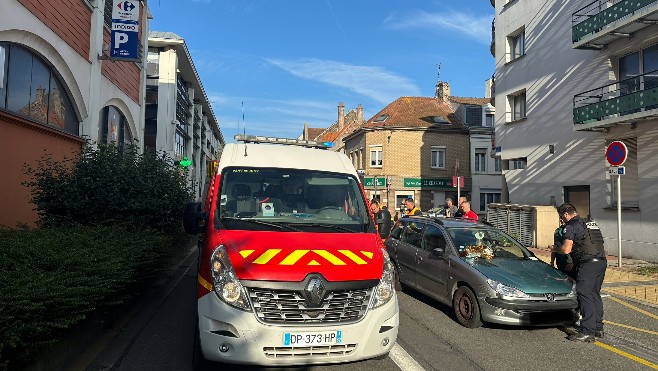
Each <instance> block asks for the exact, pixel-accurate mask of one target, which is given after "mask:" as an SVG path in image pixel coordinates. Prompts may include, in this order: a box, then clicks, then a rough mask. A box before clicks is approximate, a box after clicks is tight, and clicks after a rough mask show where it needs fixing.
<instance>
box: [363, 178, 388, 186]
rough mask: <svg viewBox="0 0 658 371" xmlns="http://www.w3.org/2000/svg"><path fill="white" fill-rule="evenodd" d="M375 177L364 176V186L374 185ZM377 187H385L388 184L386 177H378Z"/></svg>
mask: <svg viewBox="0 0 658 371" xmlns="http://www.w3.org/2000/svg"><path fill="white" fill-rule="evenodd" d="M373 179H374V178H364V179H363V186H364V187H374V186H375V182H374V181H373ZM376 179H377V187H381V188H384V187H385V186H386V177H383V176H382V177H377V178H376Z"/></svg>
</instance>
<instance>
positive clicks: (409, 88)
mask: <svg viewBox="0 0 658 371" xmlns="http://www.w3.org/2000/svg"><path fill="white" fill-rule="evenodd" d="M267 61H268V62H270V63H272V64H273V65H275V66H277V67H279V68H281V69H283V70H285V71H287V72H289V73H291V74H293V75H295V76H297V77H301V78H304V79H307V80H314V81H319V82H322V83H324V84H328V85H333V86H338V87H340V88H344V89H348V90H351V91H353V92H355V93H358V94H361V95H364V96H367V97H370V98H371V99H373V100H375V101H377V102H379V103H384V104H388V103H390V102H392V101H393V100H395V99H397V98H399V97H400V96H404V95H410V96H417V95H419V94H420V89H419V88H418V87H417V86H416V84H415V83H414V82H413V81H411V80H409V79H407V78H405V77H403V76H400V75H398V74H396V73H393V72H390V71H387V70H386V69H384V68H382V67H376V66H354V65H350V64H345V63H341V62H337V61H330V60H321V59H299V60H282V59H267Z"/></svg>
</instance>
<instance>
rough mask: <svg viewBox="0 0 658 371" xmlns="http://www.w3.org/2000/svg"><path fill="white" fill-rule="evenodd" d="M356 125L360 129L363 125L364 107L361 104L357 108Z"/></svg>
mask: <svg viewBox="0 0 658 371" xmlns="http://www.w3.org/2000/svg"><path fill="white" fill-rule="evenodd" d="M356 123H357V125H358V127H359V128H360V127H361V125H363V106H362V105H361V103H359V105H358V106H357V107H356Z"/></svg>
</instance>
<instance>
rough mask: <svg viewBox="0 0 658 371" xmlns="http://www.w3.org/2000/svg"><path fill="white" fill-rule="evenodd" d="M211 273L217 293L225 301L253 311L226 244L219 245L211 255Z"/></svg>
mask: <svg viewBox="0 0 658 371" xmlns="http://www.w3.org/2000/svg"><path fill="white" fill-rule="evenodd" d="M210 273H211V275H212V286H213V288H214V289H215V294H216V295H217V297H218V298H219V299H220V300H221V301H223V302H224V303H226V304H228V305H230V306H233V307H236V308H238V309H242V310H248V311H251V306H250V305H249V299H248V298H247V291H246V290H245V288H244V286H242V284H241V283H240V280H239V279H238V277H237V276H236V274H235V270H234V269H233V264H231V260H230V259H229V257H228V253H227V252H226V248H224V245H219V246H217V248H216V249H215V251H213V253H212V256H211V257H210Z"/></svg>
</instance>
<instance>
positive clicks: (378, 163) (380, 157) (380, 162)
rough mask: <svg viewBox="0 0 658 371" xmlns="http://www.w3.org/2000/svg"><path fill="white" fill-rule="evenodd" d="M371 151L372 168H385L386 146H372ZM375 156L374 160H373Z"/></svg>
mask: <svg viewBox="0 0 658 371" xmlns="http://www.w3.org/2000/svg"><path fill="white" fill-rule="evenodd" d="M369 149H370V167H371V168H381V167H383V166H384V146H383V145H381V144H377V145H371V146H369ZM373 154H374V157H375V158H374V159H373Z"/></svg>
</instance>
